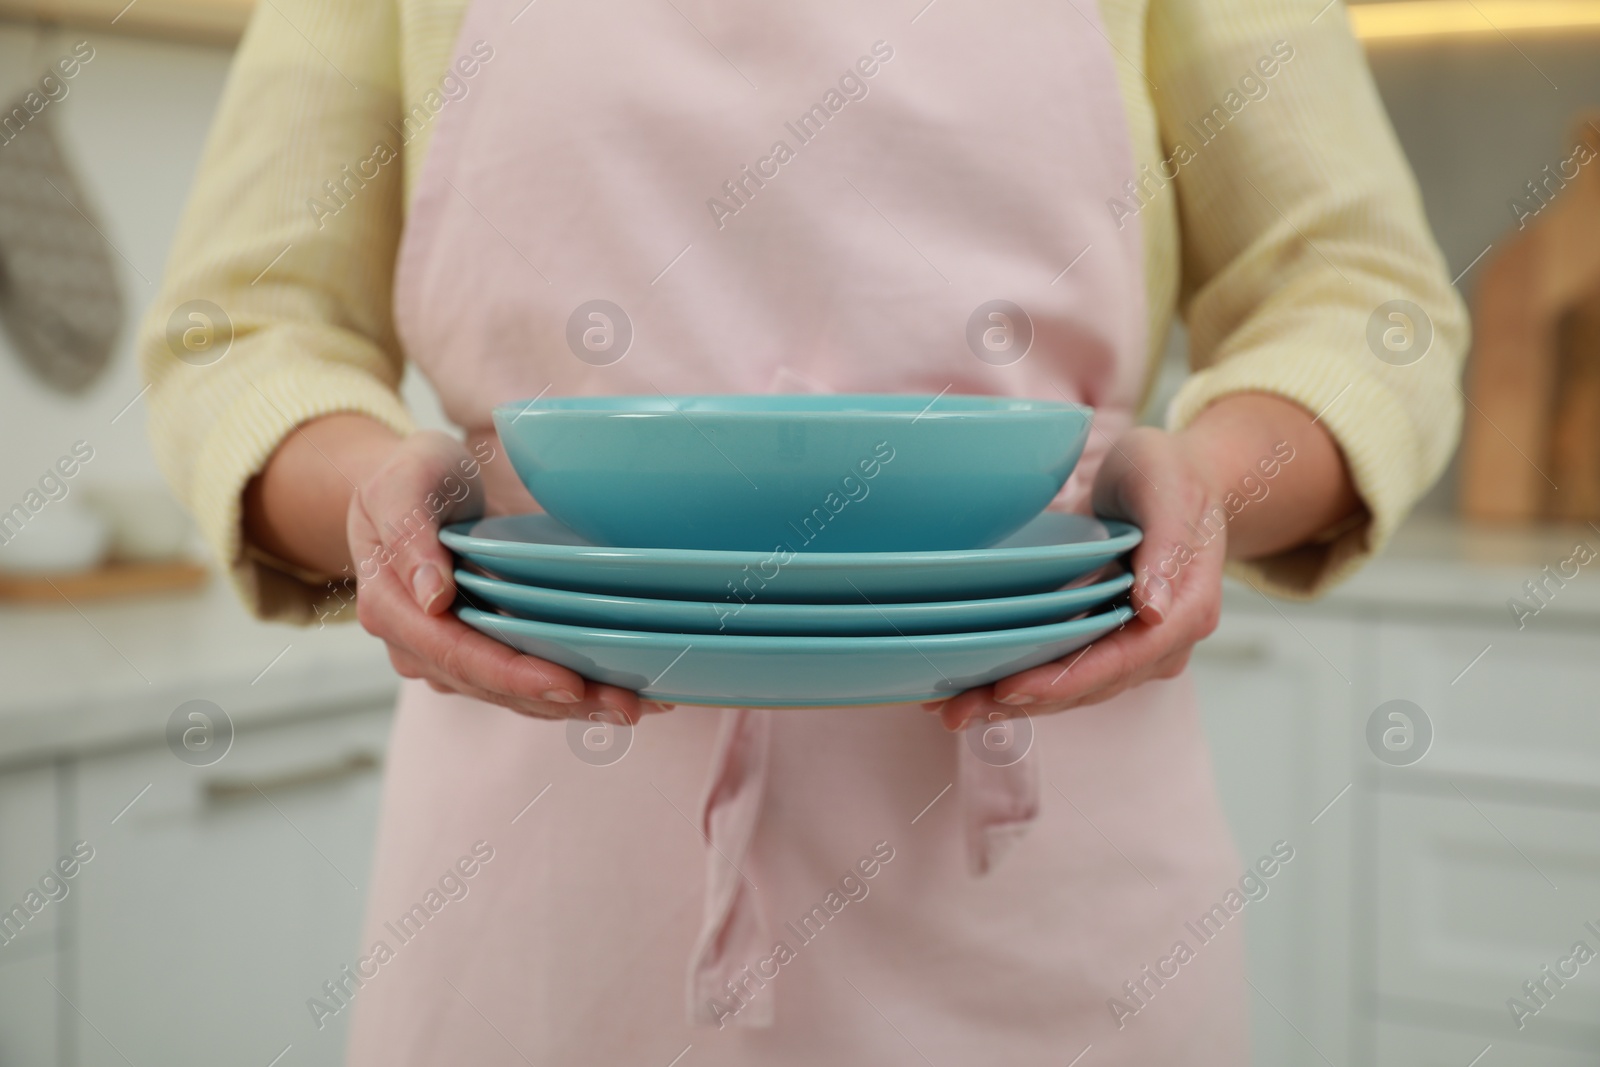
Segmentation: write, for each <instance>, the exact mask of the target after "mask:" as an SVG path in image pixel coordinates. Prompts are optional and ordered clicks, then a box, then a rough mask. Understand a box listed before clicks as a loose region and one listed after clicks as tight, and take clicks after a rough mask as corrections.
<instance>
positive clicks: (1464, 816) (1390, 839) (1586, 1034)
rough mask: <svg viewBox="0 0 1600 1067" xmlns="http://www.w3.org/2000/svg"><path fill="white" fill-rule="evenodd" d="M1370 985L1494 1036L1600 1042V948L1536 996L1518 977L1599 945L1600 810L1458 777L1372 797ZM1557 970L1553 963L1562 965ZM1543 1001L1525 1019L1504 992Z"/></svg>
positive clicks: (1587, 1045) (1590, 1046) (1585, 1044)
mask: <svg viewBox="0 0 1600 1067" xmlns="http://www.w3.org/2000/svg"><path fill="white" fill-rule="evenodd" d="M1378 812H1379V820H1378V855H1379V865H1380V868H1381V869H1382V871H1383V885H1384V891H1383V893H1382V894H1381V896H1380V897H1379V899H1378V931H1377V934H1378V937H1377V940H1378V987H1379V993H1380V994H1381V995H1382V996H1383V997H1384V998H1386V999H1387V1000H1391V1001H1392V1002H1393V1003H1394V1005H1395V1007H1396V1008H1397V1009H1400V1010H1405V1009H1407V1008H1408V1007H1409V1008H1412V1010H1419V1011H1426V1010H1428V1009H1429V1008H1431V1007H1436V1006H1441V1007H1449V1008H1453V1009H1455V1010H1456V1011H1458V1012H1464V1013H1471V1015H1472V1016H1474V1017H1475V1018H1476V1020H1477V1022H1476V1025H1477V1026H1478V1028H1479V1029H1480V1030H1481V1032H1483V1033H1484V1034H1486V1035H1487V1037H1489V1038H1491V1039H1495V1040H1516V1039H1518V1038H1519V1037H1520V1038H1521V1039H1523V1040H1527V1039H1529V1038H1535V1037H1536V1038H1538V1039H1539V1040H1540V1041H1542V1042H1544V1043H1547V1044H1567V1045H1575V1046H1577V1047H1579V1048H1582V1049H1586V1050H1588V1051H1590V1052H1592V1053H1600V955H1597V956H1596V958H1595V959H1593V960H1591V961H1590V962H1588V963H1587V964H1584V965H1581V966H1580V965H1578V964H1577V963H1576V962H1574V963H1572V964H1570V965H1568V967H1567V969H1568V970H1570V971H1572V972H1573V973H1572V974H1571V975H1569V976H1568V977H1567V978H1566V979H1564V980H1562V984H1561V986H1559V987H1558V986H1556V985H1555V984H1553V983H1552V984H1550V985H1549V987H1548V988H1549V990H1550V991H1551V992H1550V994H1549V995H1548V996H1546V997H1545V998H1544V999H1545V1000H1546V1003H1545V1005H1544V1006H1542V1007H1540V1006H1539V1005H1538V1004H1537V1002H1534V1001H1531V1000H1529V998H1528V997H1527V994H1526V993H1525V992H1524V990H1523V988H1522V984H1523V983H1524V982H1526V981H1538V980H1540V979H1541V977H1542V974H1541V970H1542V968H1544V967H1546V966H1549V967H1551V968H1552V969H1555V968H1557V967H1558V966H1559V961H1560V960H1561V959H1562V958H1563V957H1566V956H1568V955H1569V953H1570V951H1571V949H1572V947H1573V945H1574V944H1575V943H1576V942H1579V941H1582V942H1584V943H1586V944H1587V945H1588V947H1589V948H1590V949H1591V950H1593V951H1594V952H1595V953H1597V954H1600V934H1597V933H1595V931H1594V930H1591V929H1590V928H1589V926H1588V925H1586V924H1591V923H1592V924H1593V926H1594V927H1595V928H1596V929H1600V811H1578V810H1566V809H1562V808H1553V807H1536V806H1531V805H1512V804H1503V803H1496V802H1494V801H1491V800H1487V799H1484V798H1483V797H1481V796H1473V794H1472V793H1471V792H1470V791H1464V792H1463V793H1457V792H1455V790H1454V789H1451V790H1449V791H1448V792H1447V793H1445V794H1441V795H1438V796H1411V795H1397V794H1385V795H1383V796H1382V797H1380V799H1379V801H1378ZM1558 978H1559V975H1558ZM1512 997H1516V998H1519V999H1521V1000H1522V1001H1523V1002H1524V1003H1525V1004H1527V1005H1528V1006H1529V1007H1539V1011H1538V1013H1537V1014H1536V1015H1534V1016H1533V1017H1531V1018H1525V1019H1524V1020H1523V1023H1524V1025H1523V1027H1522V1028H1521V1029H1520V1030H1519V1028H1518V1027H1516V1026H1515V1025H1514V1024H1513V1019H1512V1015H1511V1012H1510V1010H1509V1008H1508V1007H1507V1003H1506V1002H1507V1000H1508V998H1512Z"/></svg>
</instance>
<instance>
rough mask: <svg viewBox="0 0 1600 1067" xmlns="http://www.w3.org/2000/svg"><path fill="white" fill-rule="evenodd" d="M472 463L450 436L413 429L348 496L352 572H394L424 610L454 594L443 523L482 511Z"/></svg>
mask: <svg viewBox="0 0 1600 1067" xmlns="http://www.w3.org/2000/svg"><path fill="white" fill-rule="evenodd" d="M478 471H479V468H478V464H477V461H476V460H475V459H473V457H472V456H471V454H470V453H469V452H467V450H466V447H465V446H464V445H462V444H461V442H459V441H457V440H456V439H455V438H453V437H450V436H448V435H447V434H442V433H435V432H424V433H418V434H413V435H412V436H411V437H409V438H407V439H406V441H405V442H404V444H402V445H401V447H400V448H399V449H398V450H397V451H396V453H395V455H394V457H392V458H391V460H390V461H389V462H388V463H387V464H385V465H384V467H383V468H381V469H380V470H379V471H378V472H377V473H376V474H375V475H374V476H373V477H372V478H370V479H368V481H367V483H366V484H365V485H362V486H361V487H360V488H359V489H358V490H357V491H356V494H355V496H354V498H353V499H352V500H351V505H350V517H349V521H348V523H347V530H348V536H349V538H350V551H351V556H352V558H353V559H354V560H355V563H356V574H357V577H358V578H359V579H360V580H362V581H371V580H373V579H375V578H376V577H377V575H378V574H379V573H380V572H381V571H383V570H392V571H393V572H394V573H395V574H397V575H398V576H399V578H400V581H401V583H402V584H403V585H404V586H405V588H406V589H407V591H408V592H409V594H410V596H411V598H412V599H413V600H414V601H415V602H416V604H417V605H418V606H419V607H420V608H421V609H422V610H423V611H425V612H429V613H430V614H438V613H441V612H443V611H445V610H447V609H448V608H449V607H450V604H451V602H452V601H453V600H454V599H455V582H454V580H453V579H452V578H451V566H452V564H451V559H450V554H449V552H448V551H446V550H445V548H444V546H442V545H441V544H439V540H438V531H439V527H440V525H442V524H444V523H447V522H452V521H455V520H457V519H461V518H470V517H475V516H477V515H481V514H482V513H483V501H484V492H483V487H482V481H481V479H480V478H478V477H477V474H478Z"/></svg>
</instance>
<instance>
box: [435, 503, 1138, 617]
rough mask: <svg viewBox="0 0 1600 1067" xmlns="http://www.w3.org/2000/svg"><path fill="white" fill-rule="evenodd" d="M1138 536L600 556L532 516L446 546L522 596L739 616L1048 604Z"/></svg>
mask: <svg viewBox="0 0 1600 1067" xmlns="http://www.w3.org/2000/svg"><path fill="white" fill-rule="evenodd" d="M1141 536H1142V535H1141V534H1140V532H1139V528H1138V527H1136V526H1132V525H1130V524H1128V523H1125V522H1116V521H1113V520H1110V519H1107V520H1104V521H1102V520H1100V519H1093V518H1088V517H1087V516H1083V515H1069V514H1065V513H1063V512H1053V511H1047V512H1045V513H1044V514H1042V515H1040V516H1038V517H1037V518H1035V519H1034V520H1033V521H1032V522H1030V523H1028V525H1026V526H1024V527H1023V528H1022V529H1021V530H1018V531H1017V532H1016V533H1014V534H1012V535H1011V536H1010V537H1008V538H1006V539H1005V540H1004V541H1002V542H1000V543H999V544H998V545H996V546H994V547H993V548H977V549H968V550H966V551H959V552H786V551H783V550H774V551H771V552H714V551H709V550H701V549H692V548H599V547H596V546H595V545H593V544H591V543H590V542H588V541H586V540H584V539H583V538H582V537H579V536H578V535H577V534H575V533H573V532H572V531H571V530H569V529H567V528H566V527H565V526H563V525H561V524H560V523H559V522H557V521H556V520H555V519H553V518H551V517H550V516H549V515H545V514H543V513H534V514H531V515H509V516H502V517H499V518H493V519H481V520H479V521H478V522H464V523H457V524H455V525H453V526H447V527H445V529H444V530H443V531H441V532H440V534H439V539H440V540H441V541H443V542H444V543H445V545H446V546H447V547H449V548H450V549H451V550H452V551H454V552H456V553H457V554H458V555H460V556H462V557H464V558H465V559H467V560H468V561H469V562H471V563H472V564H474V565H475V566H477V567H479V568H481V569H482V570H485V571H488V572H489V573H490V574H492V575H494V576H495V577H497V578H504V579H506V580H508V581H512V582H518V583H521V584H523V585H538V586H545V587H548V588H554V589H576V590H580V591H582V592H586V593H609V594H611V595H614V596H634V597H653V598H657V599H665V600H711V601H718V602H723V603H727V604H730V605H734V606H737V605H738V604H740V603H750V602H756V601H759V602H762V603H768V604H860V603H861V602H862V601H863V600H866V601H868V602H870V603H874V604H886V603H904V602H907V601H936V600H974V599H979V598H984V599H987V598H991V597H1007V596H1023V595H1026V594H1029V593H1047V592H1049V591H1051V590H1053V589H1059V588H1061V587H1062V586H1063V585H1066V584H1067V583H1068V582H1070V581H1072V580H1073V579H1074V578H1078V577H1081V576H1082V575H1085V574H1088V573H1089V572H1090V571H1092V570H1094V569H1095V568H1096V567H1100V566H1102V565H1104V564H1106V563H1110V562H1111V561H1112V560H1114V559H1116V558H1117V557H1118V556H1121V555H1122V554H1123V553H1125V552H1128V551H1130V550H1132V548H1133V547H1134V546H1135V545H1137V544H1138V543H1139V539H1140V537H1141Z"/></svg>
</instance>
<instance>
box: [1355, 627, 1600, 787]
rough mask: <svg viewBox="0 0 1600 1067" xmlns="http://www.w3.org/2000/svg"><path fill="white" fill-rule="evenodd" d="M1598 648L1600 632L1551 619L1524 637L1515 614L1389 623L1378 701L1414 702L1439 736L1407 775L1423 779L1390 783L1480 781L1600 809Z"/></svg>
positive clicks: (1381, 644)
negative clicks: (1426, 779)
mask: <svg viewBox="0 0 1600 1067" xmlns="http://www.w3.org/2000/svg"><path fill="white" fill-rule="evenodd" d="M1597 650H1600V627H1596V626H1595V625H1594V623H1593V622H1592V621H1591V622H1588V623H1579V622H1576V621H1574V620H1573V618H1572V617H1571V616H1561V615H1555V614H1550V613H1541V614H1540V615H1538V616H1535V617H1533V618H1531V619H1529V620H1528V623H1527V626H1526V628H1525V629H1522V630H1518V629H1517V628H1516V626H1515V624H1514V623H1513V621H1512V617H1511V614H1510V612H1507V613H1506V615H1505V617H1504V619H1503V620H1502V619H1499V618H1496V617H1491V618H1490V619H1488V620H1485V621H1483V622H1479V623H1471V622H1465V623H1441V622H1435V621H1429V622H1426V623H1420V622H1386V623H1384V624H1383V625H1382V626H1380V627H1379V629H1378V641H1377V661H1378V664H1377V665H1378V677H1379V685H1380V687H1381V689H1382V699H1385V700H1388V699H1392V698H1404V699H1407V700H1411V701H1414V702H1415V703H1416V704H1417V705H1418V706H1420V707H1421V708H1422V709H1423V711H1424V712H1426V713H1427V715H1428V716H1429V718H1430V719H1431V720H1432V721H1433V728H1434V743H1433V748H1432V750H1431V751H1430V752H1429V753H1428V754H1427V756H1426V757H1425V758H1424V759H1423V760H1422V761H1421V762H1420V763H1417V764H1416V765H1415V766H1414V767H1413V768H1408V770H1414V771H1416V772H1418V774H1416V775H1394V776H1391V777H1392V778H1393V779H1394V780H1395V781H1396V782H1397V783H1398V784H1400V785H1402V786H1403V785H1404V784H1405V780H1406V778H1408V777H1421V776H1436V777H1440V778H1443V779H1446V780H1450V779H1482V780H1485V781H1498V782H1501V783H1506V784H1514V785H1516V786H1518V787H1520V788H1522V789H1523V790H1524V791H1526V789H1527V788H1528V787H1532V788H1534V789H1537V790H1542V791H1543V793H1544V794H1545V795H1546V797H1547V798H1549V797H1550V794H1560V793H1565V794H1569V795H1570V797H1569V799H1572V800H1576V801H1578V802H1586V803H1596V802H1600V656H1597V654H1596V653H1597ZM1479 657H1481V658H1479ZM1475 659H1476V662H1474V660H1475ZM1554 799H1560V798H1559V796H1557V797H1554Z"/></svg>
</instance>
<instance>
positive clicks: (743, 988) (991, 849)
mask: <svg viewBox="0 0 1600 1067" xmlns="http://www.w3.org/2000/svg"><path fill="white" fill-rule="evenodd" d="M771 716H772V712H771V711H768V710H751V709H742V708H741V709H728V710H726V711H724V712H723V713H722V724H721V727H720V729H719V731H718V735H717V749H716V753H715V756H714V758H713V762H712V767H711V776H710V780H709V781H708V782H707V783H706V792H705V798H704V799H703V801H702V802H701V805H700V831H701V833H702V834H704V836H705V839H706V894H705V917H704V919H703V920H702V923H701V927H700V935H699V937H698V938H697V939H696V942H695V948H694V953H693V955H692V956H691V958H690V960H689V981H688V990H687V992H688V999H689V1022H690V1024H691V1025H703V1026H716V1027H719V1028H720V1027H724V1026H742V1027H751V1028H759V1027H767V1026H771V1025H772V1023H773V1019H774V1017H775V1014H776V1013H775V1001H776V992H777V991H776V990H775V989H769V988H767V986H768V985H769V982H768V980H767V979H766V978H764V977H763V976H761V975H760V974H759V973H757V972H756V971H755V970H753V969H752V968H753V967H754V965H755V964H756V962H757V961H758V960H760V959H762V958H763V957H764V956H766V955H767V953H768V951H769V950H770V949H771V947H772V945H773V944H774V942H773V940H772V936H771V932H770V927H769V926H768V924H767V917H766V913H765V911H764V910H763V909H762V907H761V901H760V899H759V896H758V894H757V889H756V886H755V885H754V884H753V883H752V882H751V881H750V879H749V878H748V877H747V874H748V872H747V871H745V870H744V868H745V867H746V859H747V857H748V856H749V853H750V845H751V843H752V841H754V839H755V833H756V826H757V823H758V822H759V821H760V817H761V802H762V798H763V796H764V795H765V793H766V786H767V770H768V760H769V751H770V747H771V743H772V717H771ZM1019 722H1020V723H1021V724H1023V725H1021V726H1019V725H1018V723H1019ZM1031 729H1032V724H1031V723H1030V722H1029V721H1028V720H1027V719H1026V718H1025V717H1024V718H1022V719H1021V720H1008V721H1006V722H980V723H975V724H973V725H972V726H970V727H969V728H968V731H967V733H964V734H963V735H962V736H961V737H959V738H956V739H955V740H956V743H957V744H958V745H959V746H960V747H959V748H958V749H957V757H956V774H957V781H958V783H959V785H960V796H961V816H960V817H961V820H962V824H963V827H962V828H963V835H964V837H965V840H966V853H967V869H968V870H969V871H970V872H971V873H972V874H973V876H974V877H978V876H982V875H985V874H988V873H989V872H990V871H992V870H994V868H995V867H996V865H998V864H999V862H1000V859H1001V857H1002V856H1003V855H1004V854H1005V852H1006V851H1007V850H1008V849H1009V848H1010V846H1011V845H1012V844H1014V843H1015V842H1016V841H1017V840H1018V839H1019V838H1021V836H1022V835H1023V833H1025V832H1026V831H1027V829H1028V826H1029V825H1030V824H1031V823H1032V822H1033V820H1034V818H1035V817H1036V816H1037V815H1038V813H1039V774H1038V768H1037V765H1036V761H1033V760H1029V759H1027V758H1026V753H1027V746H1028V743H1029V742H1031V740H1032V733H1031ZM972 731H978V733H976V734H974V733H973V732H972ZM1018 750H1020V751H1021V752H1022V756H1020V757H1017V756H1014V753H1015V752H1016V751H1018Z"/></svg>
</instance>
